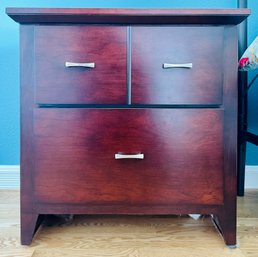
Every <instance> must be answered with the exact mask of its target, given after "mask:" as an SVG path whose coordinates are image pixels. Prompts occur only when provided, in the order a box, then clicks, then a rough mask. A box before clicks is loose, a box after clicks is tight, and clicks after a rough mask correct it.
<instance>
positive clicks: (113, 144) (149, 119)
mask: <svg viewBox="0 0 258 257" xmlns="http://www.w3.org/2000/svg"><path fill="white" fill-rule="evenodd" d="M34 136H35V141H34V142H35V145H34V147H35V155H36V158H35V171H34V172H35V173H34V176H33V177H34V178H33V179H34V194H35V199H36V201H37V202H40V203H71V204H82V203H85V204H87V203H91V204H128V205H139V204H145V205H168V204H211V205H213V204H222V203H223V110H219V109H35V112H34ZM118 153H123V154H126V155H131V154H133V155H134V154H139V153H141V154H142V156H144V159H134V158H129V159H116V158H115V155H116V154H118Z"/></svg>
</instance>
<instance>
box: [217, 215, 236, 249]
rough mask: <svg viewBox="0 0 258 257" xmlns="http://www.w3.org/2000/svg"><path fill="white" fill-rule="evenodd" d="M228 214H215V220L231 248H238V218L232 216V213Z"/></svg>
mask: <svg viewBox="0 0 258 257" xmlns="http://www.w3.org/2000/svg"><path fill="white" fill-rule="evenodd" d="M227 216H228V217H227ZM227 216H225V214H224V215H221V214H220V215H213V220H214V222H215V225H216V226H217V228H218V229H219V231H220V233H221V234H222V236H223V238H224V241H225V244H226V245H227V246H228V247H230V248H236V247H237V242H236V219H235V218H234V217H233V218H232V216H231V215H227ZM233 216H234V215H233Z"/></svg>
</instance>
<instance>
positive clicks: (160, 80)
mask: <svg viewBox="0 0 258 257" xmlns="http://www.w3.org/2000/svg"><path fill="white" fill-rule="evenodd" d="M223 33H224V29H223V28H222V27H183V26H182V27H181V26H179V27H134V28H133V30H132V102H133V103H135V104H140V103H146V104H221V103H222V86H223V74H222V70H223ZM171 64H172V65H171ZM173 65H179V67H178V66H176V67H171V66H173ZM191 66H192V67H191Z"/></svg>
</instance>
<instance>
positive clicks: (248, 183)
mask: <svg viewBox="0 0 258 257" xmlns="http://www.w3.org/2000/svg"><path fill="white" fill-rule="evenodd" d="M245 188H258V166H249V165H247V166H245Z"/></svg>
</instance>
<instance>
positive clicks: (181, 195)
mask: <svg viewBox="0 0 258 257" xmlns="http://www.w3.org/2000/svg"><path fill="white" fill-rule="evenodd" d="M119 10H120V9H113V10H110V9H109V10H102V11H101V10H100V9H53V10H52V11H51V10H50V9H34V10H33V9H19V10H18V9H11V10H10V9H9V14H10V15H11V16H12V17H15V19H16V18H17V19H18V20H19V21H20V22H22V23H23V22H25V23H26V21H27V22H32V23H34V24H36V25H35V26H29V27H26V26H27V25H22V29H21V33H22V40H21V50H22V56H21V60H22V62H21V64H22V80H21V81H22V82H21V86H22V101H21V102H22V106H23V107H22V108H23V109H22V137H23V138H22V180H21V181H22V189H21V191H22V216H21V220H22V222H21V230H22V243H24V244H29V243H30V241H31V238H32V236H33V234H34V228H35V227H37V224H36V223H38V222H36V221H37V220H39V221H40V219H38V217H39V218H40V217H42V216H39V214H50V213H55V214H64V213H71V214H72V213H75V214H85V213H86V214H98V213H102V214H138V215H140V214H172V213H174V214H175V213H176V214H178V213H202V214H211V213H212V214H214V216H215V220H216V221H217V224H218V225H219V226H220V228H221V230H222V233H223V236H224V239H225V242H226V244H230V245H231V244H235V243H236V226H235V225H236V217H235V215H236V212H235V210H236V205H235V200H236V194H235V179H236V172H235V171H236V107H237V102H236V98H237V97H236V91H237V90H236V89H237V88H236V85H237V83H236V69H237V66H235V65H236V63H237V62H236V52H237V49H236V42H237V37H236V36H237V35H236V26H228V25H229V24H237V23H238V22H240V20H243V19H244V18H245V17H246V16H247V15H248V12H249V11H243V10H235V11H233V10H228V12H226V10H215V11H214V10H213V11H209V10H200V9H199V10H196V11H194V10H190V11H189V10H185V11H183V10H181V11H180V10H179V12H177V10H167V11H164V10H146V13H144V10H139V11H135V10H129V11H127V10H125V9H122V10H120V11H121V13H119ZM7 11H8V10H7ZM19 11H20V13H19ZM27 11H28V12H27ZM33 11H38V13H37V15H35V13H34V14H33ZM73 11H74V12H73ZM191 11H192V13H191ZM72 12H73V13H72ZM26 19H27V20H26ZM179 22H180V26H173V28H172V26H170V25H171V24H178V23H179ZM204 22H205V24H206V25H208V26H200V25H201V24H204ZM46 23H48V25H46ZM61 23H62V24H61ZM74 23H76V26H75V24H74ZM78 23H79V24H78ZM86 23H90V24H91V26H84V25H83V24H86ZM97 23H105V25H108V26H96V24H97ZM118 23H119V26H117V24H118ZM142 23H143V24H148V25H151V26H150V27H151V29H153V35H154V34H155V37H152V33H150V32H148V33H147V31H145V28H144V29H143V28H139V27H138V28H135V27H136V26H134V27H133V29H132V32H135V31H137V30H138V29H139V33H138V34H139V35H138V37H139V38H138V39H137V33H136V34H135V36H136V37H135V39H136V41H135V42H136V43H137V44H138V42H140V43H141V41H144V40H145V41H146V42H145V43H144V44H145V45H147V46H148V47H149V45H150V49H151V50H150V49H148V47H146V49H147V50H148V51H147V52H146V54H143V55H141V52H142V51H143V50H142V51H141V50H138V51H139V54H138V53H137V54H134V55H133V56H132V59H133V63H135V64H137V63H140V64H141V65H140V66H141V67H140V69H139V70H135V68H134V67H135V66H134V67H133V70H132V74H133V78H134V79H135V80H133V82H134V83H135V84H133V85H132V86H133V87H132V90H133V93H135V92H136V91H137V90H140V93H139V94H135V101H136V102H137V103H140V104H141V108H136V106H133V108H132V109H129V107H130V106H129V105H121V103H124V101H125V100H126V90H125V88H124V90H122V89H121V87H120V86H121V85H122V84H124V85H125V82H126V81H127V83H128V89H127V90H128V92H129V91H130V90H129V89H130V85H129V84H130V83H129V82H130V78H129V77H127V78H126V71H127V74H128V75H130V74H131V72H130V70H129V68H130V67H131V65H130V61H129V60H130V58H129V59H128V60H126V58H128V57H130V56H129V55H130V53H131V51H130V40H129V41H127V42H126V26H127V24H142ZM196 23H198V24H199V26H196V25H194V26H192V27H191V28H192V30H189V26H185V25H184V24H196ZM112 24H116V26H112ZM153 24H165V25H166V26H162V28H157V27H156V26H153ZM210 24H213V25H214V24H216V25H218V24H227V26H209V25H210ZM57 25H58V26H57ZM168 25H169V26H168ZM182 25H183V26H182ZM176 27H180V29H178V28H176ZM186 27H187V28H186ZM148 29H149V28H148ZM134 30H135V31H134ZM130 31H131V30H130V29H128V32H130ZM160 31H161V32H160ZM192 31H193V32H194V33H193V32H192ZM168 32H169V33H168ZM141 33H144V35H145V37H142V36H141V35H140V34H141ZM172 35H173V36H172ZM148 37H150V38H148ZM132 38H134V33H132ZM156 38H159V44H160V48H161V49H162V50H165V52H166V53H165V52H163V51H161V52H158V51H156V45H157V44H158V43H157V39H156ZM127 39H130V33H128V35H127ZM160 39H162V40H160ZM167 39H169V40H167ZM133 40H134V39H133ZM85 41H87V42H88V41H89V43H88V46H85V44H84V43H85ZM165 41H167V42H166V43H163V42H165ZM187 41H192V45H193V47H192V49H191V51H188V50H187V47H186V46H187V44H186V43H182V42H187ZM199 41H200V43H199ZM135 42H134V43H135ZM30 44H31V45H30ZM170 44H171V45H172V46H173V44H174V46H175V48H176V49H178V50H177V51H174V52H170V47H171V46H170ZM142 48H144V49H145V47H142ZM152 48H153V49H152ZM210 48H212V50H211V49H210ZM213 48H214V49H213ZM92 49H93V50H92ZM34 50H35V51H34ZM46 50H47V51H46ZM180 51H181V52H180ZM185 52H186V53H185ZM85 53H86V54H87V57H96V60H101V61H104V62H106V63H107V66H105V65H103V66H101V67H102V68H101V70H99V72H101V73H98V74H96V76H95V75H94V76H91V74H92V70H91V71H90V72H91V73H90V72H89V71H88V70H87V72H85V73H84V71H85V70H84V71H83V72H82V71H81V70H80V71H79V70H77V69H73V68H71V69H70V68H69V70H68V71H69V73H70V75H71V74H72V76H66V74H67V73H63V71H64V70H65V71H67V69H66V68H64V62H65V61H72V62H73V61H76V62H85V61H86V62H88V61H89V62H92V61H93V62H97V61H95V60H85V59H84V54H85ZM125 53H126V54H127V56H125V55H126V54H125ZM143 53H144V52H143ZM153 53H155V54H156V55H155V54H153ZM171 53H172V55H175V56H177V59H179V57H184V58H186V57H191V58H193V59H194V69H195V67H197V68H196V70H193V73H192V75H191V76H189V77H187V75H186V74H183V73H182V70H180V69H179V70H176V72H179V73H180V74H179V75H176V74H175V77H174V79H176V80H177V81H178V83H175V84H176V85H178V86H179V87H178V88H176V90H175V91H174V92H172V91H171V90H170V88H164V85H166V83H165V82H164V81H169V82H170V80H171V81H172V80H173V77H169V76H168V77H167V78H166V79H163V78H162V76H161V75H157V74H156V70H155V69H152V68H151V69H150V71H149V73H147V75H148V77H150V79H149V80H148V78H147V75H146V76H145V75H144V72H143V73H142V74H143V75H142V74H141V72H142V69H143V68H142V67H144V66H147V67H149V66H148V65H149V62H148V58H149V59H150V60H151V62H150V63H152V62H156V61H157V60H158V61H162V62H163V60H161V59H163V58H164V57H165V56H166V54H168V55H169V56H170V55H171ZM178 53H179V54H178ZM192 53H194V54H193V55H192ZM34 54H35V56H34ZM120 54H121V56H122V57H121V59H120ZM177 54H178V55H177ZM198 55H199V60H198V58H197V57H198ZM210 55H211V56H210ZM138 56H139V57H140V58H139V57H138ZM153 56H154V58H153V59H152V57H153ZM196 56H197V57H196ZM232 56H233V57H232ZM211 57H212V58H214V62H213V63H211V64H210V62H209V61H207V60H209V58H211ZM67 58H69V59H70V58H71V59H76V60H68V59H67ZM77 58H78V60H77ZM80 58H82V59H80ZM137 58H139V59H140V61H139V60H138V59H137ZM145 58H146V59H147V61H146V62H145V60H144V59H145ZM160 58H161V59H160ZM90 59H92V58H90ZM93 59H94V58H93ZM206 59H207V60H206ZM224 59H225V60H224ZM56 60H57V62H56ZM117 60H118V61H117ZM143 60H144V61H143ZM34 61H35V62H34ZM116 61H117V62H118V63H117V62H116ZM166 61H168V62H172V61H173V60H166ZM178 61H180V62H181V61H184V62H188V60H186V59H184V60H178ZM189 61H190V62H191V60H189ZM173 62H174V61H173ZM196 62H199V65H200V67H201V68H200V67H198V64H195V63H196ZM27 63H29V65H27ZM114 63H115V65H114ZM142 63H143V65H142ZM146 63H147V64H146ZM117 64H118V65H117ZM221 64H224V65H225V66H223V65H221ZM60 65H62V68H61V69H60V67H61V66H60ZM116 65H117V66H116ZM196 65H197V66H196ZM209 65H210V66H209ZM49 67H50V69H49ZM97 67H99V65H98V63H96V70H97ZM112 68H114V69H112ZM204 69H206V73H205V72H204V71H203V70H204ZM96 70H93V72H94V71H96ZM195 71H196V73H195ZM137 72H138V74H137ZM168 72H170V71H168ZM85 74H87V76H84V75H85ZM168 74H170V73H168ZM189 74H191V73H189ZM189 74H188V75H189ZM222 74H223V75H222ZM152 75H153V77H152ZM154 75H155V76H156V77H157V80H159V81H158V82H157V81H154V80H155V79H156V78H155V76H154ZM90 76H91V77H90ZM34 78H35V79H34ZM73 81H76V83H74V84H73ZM137 81H140V82H139V83H138V82H137ZM137 83H138V84H137ZM159 83H160V84H159ZM84 85H86V86H87V87H84ZM91 85H94V87H93V88H92V87H91ZM142 85H143V87H142V88H143V89H144V90H142V89H140V87H141V86H142ZM153 85H159V89H157V88H153ZM71 86H72V87H71ZM180 86H181V87H183V90H182V89H181V87H180ZM148 87H150V89H151V90H149V88H148ZM206 87H207V88H206ZM71 88H72V89H71ZM205 89H206V91H205ZM35 90H36V92H35ZM134 90H136V91H134ZM141 90H142V91H141ZM180 90H181V91H180ZM191 90H192V92H190V91H191ZM161 91H163V92H161ZM194 91H196V92H194ZM151 94H153V95H152V96H151ZM33 97H35V98H34V99H33ZM127 97H128V100H129V98H130V96H129V95H128V96H127ZM137 97H139V99H137ZM155 97H156V98H155ZM123 98H124V99H123ZM153 99H154V100H153ZM33 101H35V102H33ZM133 101H134V99H133ZM173 101H175V102H173ZM128 102H130V101H128ZM171 102H172V103H177V104H178V103H179V104H181V105H180V106H176V105H170V106H168V105H165V106H163V107H164V108H163V109H162V108H161V107H162V106H161V105H159V106H155V108H153V107H154V106H152V109H151V108H150V106H145V105H144V104H145V103H151V104H153V103H159V104H160V103H161V104H163V103H166V104H171ZM39 103H41V104H42V103H47V104H50V103H52V104H57V105H56V106H53V105H51V106H46V105H38V104H39ZM60 103H61V104H62V103H65V104H72V105H69V106H66V107H70V108H68V109H66V108H63V107H65V106H63V105H62V106H61V105H58V104H60ZM78 103H81V104H83V105H78ZM88 103H90V104H97V105H94V107H95V108H96V107H97V108H99V109H93V106H89V105H87V104H88ZM103 103H104V104H107V103H109V104H110V103H111V104H113V103H116V104H117V103H119V104H120V105H115V107H116V108H117V109H104V106H100V105H99V104H103ZM200 103H201V105H199V106H194V104H200ZM185 104H191V106H189V105H185ZM206 104H207V105H206ZM108 106H110V105H108ZM209 106H210V107H212V108H211V109H209ZM43 107H44V108H43ZM46 107H50V108H46ZM53 107H55V108H53ZM57 107H62V108H57ZM100 107H101V108H100ZM113 107H114V106H113ZM126 107H127V108H126ZM138 107H139V106H138ZM145 107H146V108H145ZM176 107H177V108H178V109H177V108H176ZM224 114H225V115H224ZM33 125H34V127H33ZM118 152H123V153H130V154H131V153H132V154H135V153H138V152H143V153H144V154H145V159H144V160H114V155H115V154H116V153H118ZM38 224H39V223H38ZM167 240H168V241H169V240H173V238H171V237H170V236H168V238H167ZM132 254H134V252H133V253H132Z"/></svg>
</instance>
